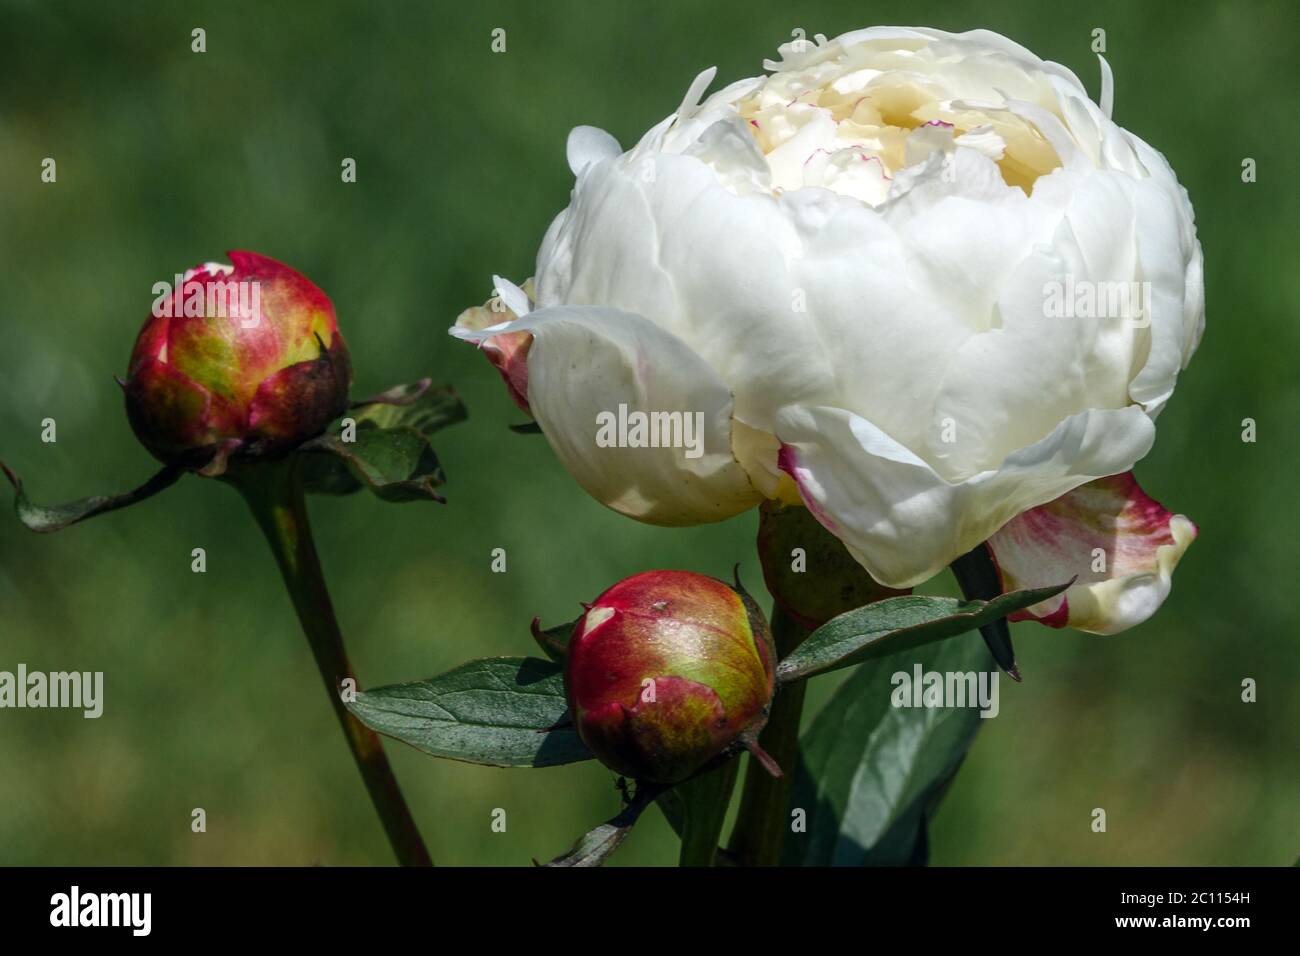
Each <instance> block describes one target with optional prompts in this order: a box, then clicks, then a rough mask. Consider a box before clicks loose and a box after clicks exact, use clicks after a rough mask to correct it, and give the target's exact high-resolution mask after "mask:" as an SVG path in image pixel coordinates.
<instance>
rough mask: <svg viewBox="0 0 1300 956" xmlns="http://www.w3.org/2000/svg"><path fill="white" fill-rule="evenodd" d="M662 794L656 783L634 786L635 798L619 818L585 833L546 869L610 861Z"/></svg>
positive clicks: (599, 863) (621, 812)
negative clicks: (635, 788)
mask: <svg viewBox="0 0 1300 956" xmlns="http://www.w3.org/2000/svg"><path fill="white" fill-rule="evenodd" d="M662 791H663V788H662V787H660V786H657V785H655V784H645V783H641V784H637V790H636V795H635V796H634V797H633V798H632V801H631V803H629V804H628V805H627V806H625V807H624V808H623V809H622V811H620V812H619V814H618V816H616V817H614V818H613V819H612V820H606V821H605V822H604V823H602V824H601V825H600V826H598V827H596V828H595V829H594V830H588V831H587V832H586V833H584V834H583V835H582V836H581V837H580V838H579V839H578V842H577V843H575V844H574V845H573V848H572V849H571V850H569V851H568V852H567V853H565V854H564V855H563V856H557V857H556V858H555V859H554V860H552V861H551V862H550V863H547V864H546V866H548V867H568V866H575V867H577V866H583V867H591V866H600V865H601V864H603V863H604V862H605V861H606V860H608V859H609V856H610V854H611V853H613V852H614V851H615V850H617V849H618V847H619V845H620V844H621V843H622V842H623V840H624V839H625V838H626V837H627V835H628V831H630V830H631V829H632V824H634V823H636V821H637V820H638V819H639V818H640V816H641V814H642V813H643V812H644V811H645V808H646V807H648V806H649V805H650V804H651V803H652V802H653V801H654V799H655V797H656V796H658V795H659V794H660V793H661V792H662Z"/></svg>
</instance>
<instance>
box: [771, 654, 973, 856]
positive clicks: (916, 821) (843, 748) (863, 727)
mask: <svg viewBox="0 0 1300 956" xmlns="http://www.w3.org/2000/svg"><path fill="white" fill-rule="evenodd" d="M918 663H920V664H921V665H922V668H923V670H926V671H938V672H941V673H947V672H972V671H975V672H978V671H989V670H990V668H992V667H993V660H992V657H991V656H990V655H989V652H988V649H987V648H986V647H985V646H984V643H983V641H982V640H981V639H980V637H979V635H977V634H974V633H971V634H966V635H964V636H962V637H960V638H957V639H954V640H950V641H945V642H944V643H942V644H936V645H932V646H929V647H926V648H924V649H923V650H922V651H921V652H919V653H918V652H917V650H916V649H915V648H914V647H908V648H904V649H902V650H899V651H897V652H896V653H893V654H889V655H886V656H884V657H880V658H877V659H876V660H873V661H871V662H869V663H867V664H864V665H863V666H861V667H860V668H858V669H857V670H856V671H854V672H853V673H852V674H851V675H850V676H849V678H848V679H847V680H845V681H844V683H843V684H842V685H840V687H839V688H837V689H836V691H835V693H834V694H833V695H832V696H831V699H830V700H829V701H828V702H827V704H826V706H825V707H824V708H823V709H822V710H821V712H820V713H818V714H817V716H816V718H815V719H814V720H813V722H812V725H811V726H810V727H809V728H808V730H807V731H806V732H805V734H804V735H803V738H802V740H801V744H800V752H801V762H800V766H799V770H798V773H797V775H796V778H795V788H794V796H793V798H792V801H791V806H792V807H795V808H801V809H803V810H804V811H805V812H806V813H807V819H806V831H805V832H803V833H799V832H793V833H790V834H789V835H788V836H787V838H786V842H785V860H784V862H785V863H786V864H787V865H799V866H902V865H915V864H921V863H925V862H926V860H927V857H928V843H927V826H928V823H929V820H930V819H931V818H932V817H933V815H934V812H935V810H936V809H937V807H938V803H939V800H940V798H941V797H942V796H943V794H944V792H945V791H946V790H947V787H948V785H949V783H950V782H951V781H952V778H953V776H954V775H955V774H956V772H957V770H958V768H959V767H960V766H961V762H962V760H963V759H964V757H965V755H966V751H967V750H968V749H969V748H970V745H971V743H972V742H973V741H974V739H975V734H976V733H977V732H978V730H979V725H980V723H981V718H980V716H979V714H980V711H979V708H978V707H951V708H945V707H894V706H893V704H892V702H891V696H892V694H893V693H894V689H895V685H894V682H893V679H892V675H894V674H895V673H897V672H900V671H901V672H905V673H907V674H908V675H909V677H910V676H911V675H913V673H914V667H915V666H916V664H918ZM997 676H998V674H997V672H996V670H993V671H992V673H991V674H990V676H989V677H988V678H986V679H987V680H993V679H994V678H995V677H997Z"/></svg>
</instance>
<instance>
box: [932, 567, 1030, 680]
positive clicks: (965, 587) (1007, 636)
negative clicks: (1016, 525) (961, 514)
mask: <svg viewBox="0 0 1300 956" xmlns="http://www.w3.org/2000/svg"><path fill="white" fill-rule="evenodd" d="M949 567H950V568H951V569H952V575H953V577H955V578H956V579H957V584H958V585H959V586H960V587H961V593H962V597H964V598H966V600H968V601H989V600H992V599H993V598H995V597H997V596H998V595H999V594H1001V593H1002V575H1001V574H1000V573H999V571H998V566H997V563H996V562H995V561H994V560H993V553H992V552H991V551H989V546H988V545H987V544H979V545H977V546H976V547H975V548H973V549H971V550H970V551H968V552H966V553H965V554H963V555H961V556H960V557H959V558H957V560H956V561H953V562H952V564H950V565H949ZM980 636H982V637H983V638H984V643H985V644H987V645H988V648H989V653H991V654H992V655H993V659H994V660H995V661H997V662H998V666H999V667H1001V668H1002V669H1003V670H1004V671H1006V672H1007V673H1008V674H1010V675H1011V676H1012V677H1014V678H1015V679H1016V680H1020V670H1019V669H1018V668H1017V667H1016V650H1015V647H1013V646H1012V644H1011V628H1010V626H1009V625H1008V624H1007V621H1006V618H998V619H997V620H996V621H990V622H989V623H987V624H984V625H982V626H981V627H980Z"/></svg>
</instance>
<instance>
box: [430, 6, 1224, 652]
mask: <svg viewBox="0 0 1300 956" xmlns="http://www.w3.org/2000/svg"><path fill="white" fill-rule="evenodd" d="M802 46H803V47H804V48H803V49H800V44H799V43H797V42H796V43H791V44H787V45H785V46H783V47H782V48H781V51H780V52H781V56H782V59H781V61H780V62H769V63H766V64H765V66H766V68H767V69H768V70H770V71H771V73H770V75H767V76H762V77H756V78H753V79H747V80H742V81H740V82H737V83H733V84H731V85H730V86H728V87H726V88H725V89H722V90H720V91H718V92H716V93H714V94H712V95H711V96H708V97H707V98H705V99H704V100H703V102H700V99H701V96H702V95H703V93H704V92H705V90H706V88H707V87H708V85H709V84H710V83H711V82H712V79H713V75H714V71H713V70H708V71H706V72H705V73H703V74H701V75H700V76H699V77H697V78H696V80H695V82H694V83H693V84H692V85H691V87H690V89H689V90H688V92H687V94H686V97H685V99H684V100H683V101H682V105H681V106H680V108H678V110H677V111H676V112H675V113H673V114H672V115H671V116H669V117H667V118H666V119H665V120H663V122H661V123H659V124H658V125H657V126H655V127H654V128H652V129H651V130H650V131H649V132H647V133H646V134H645V135H644V136H643V137H642V138H641V141H640V142H639V143H637V144H636V145H635V146H634V147H633V148H632V149H630V150H627V151H626V152H625V151H623V150H622V148H621V147H620V146H619V145H618V143H616V142H615V141H614V139H613V138H612V137H611V136H609V135H608V134H607V133H604V132H602V131H600V130H597V129H594V128H591V127H579V128H578V129H575V130H574V131H573V133H572V134H571V135H570V137H569V146H568V153H569V165H570V166H571V168H572V170H573V173H574V175H575V177H576V183H575V185H574V189H573V195H572V201H571V202H570V205H569V207H568V208H567V209H565V210H564V211H563V212H561V213H560V214H559V216H557V217H556V219H555V221H554V222H553V223H552V225H551V227H550V229H549V230H548V231H547V233H546V236H545V238H544V240H543V242H542V246H541V249H540V251H539V253H538V257H537V268H536V275H535V279H534V282H535V285H534V286H533V287H532V291H531V292H530V293H525V292H524V291H523V290H521V289H519V288H517V287H515V286H513V285H511V284H510V283H507V282H505V281H503V280H497V289H498V292H499V299H498V300H496V301H495V302H494V303H492V304H490V306H489V307H484V308H480V309H471V310H469V311H468V312H466V313H465V314H463V315H462V316H461V317H460V319H459V321H458V322H457V326H456V328H454V329H453V330H452V331H453V333H454V334H456V335H458V336H460V337H461V338H464V339H467V340H470V341H474V342H478V343H480V344H482V345H484V346H485V348H487V349H488V351H489V354H490V355H491V356H492V357H493V358H494V361H495V362H496V363H497V364H498V366H499V367H501V369H502V371H503V374H505V375H506V377H507V381H508V382H509V383H511V390H512V394H515V396H516V399H517V400H518V401H520V403H521V404H523V405H524V406H525V407H527V408H529V409H530V411H531V413H532V414H533V416H534V417H535V418H536V420H537V422H538V423H539V424H540V426H541V428H542V430H543V432H544V433H545V434H546V436H547V438H548V440H549V441H550V443H551V445H552V447H553V448H554V450H555V453H556V454H557V455H558V456H559V458H560V460H561V461H562V462H563V463H564V465H565V466H566V467H567V468H568V469H569V471H570V472H571V473H572V474H573V475H574V477H575V478H577V480H578V481H579V483H581V484H582V486H583V487H584V488H585V489H586V490H587V491H588V492H590V493H591V494H592V495H593V496H595V497H596V498H597V499H598V500H600V501H602V502H604V503H605V504H607V505H609V506H610V507H611V508H614V509H615V510H617V511H620V512H622V513H624V514H627V515H630V516H631V517H634V518H638V519H640V520H643V521H648V522H653V523H656V524H667V525H689V524H696V523H700V522H706V521H715V520H718V519H721V518H726V517H728V516H730V515H734V514H736V513H739V512H741V511H744V510H746V509H748V508H750V507H752V506H753V505H755V504H757V503H758V502H759V501H761V500H762V499H763V498H765V497H767V498H782V499H784V500H786V501H802V502H803V503H804V504H806V505H807V507H808V508H809V509H810V510H811V511H812V513H813V514H814V515H815V516H816V517H817V518H818V520H819V521H820V522H821V523H822V524H823V525H825V526H826V527H827V528H828V529H829V530H830V531H831V532H832V533H834V534H835V535H836V536H838V537H839V538H840V539H841V540H842V541H843V542H844V544H845V545H846V546H847V547H848V549H849V551H850V552H851V553H852V554H853V556H854V557H855V558H856V559H857V560H858V561H859V562H860V563H861V564H862V565H863V566H864V567H865V568H866V569H867V570H868V571H869V572H870V573H871V575H872V576H873V577H874V578H875V579H876V580H877V581H879V582H880V583H882V584H884V585H887V586H890V587H910V586H912V585H915V584H918V583H920V582H922V581H924V580H926V579H927V578H929V577H930V576H932V575H934V574H935V573H936V572H938V571H939V570H941V569H942V568H943V567H945V566H946V565H947V564H948V563H949V562H951V561H952V560H953V559H954V558H956V557H958V556H959V555H961V554H963V553H965V552H967V551H970V550H971V549H972V548H975V547H977V546H978V545H979V544H981V543H982V542H985V541H990V539H993V540H992V541H991V542H990V547H991V549H992V550H993V552H994V553H995V555H996V557H997V560H998V563H999V566H1000V567H1001V568H1002V569H1003V573H1004V578H1007V577H1014V580H1015V583H1016V584H1021V585H1024V584H1046V583H1058V579H1059V578H1060V575H1061V574H1063V573H1064V572H1065V571H1066V570H1068V569H1071V568H1073V569H1074V570H1073V571H1071V573H1072V574H1073V573H1078V574H1080V575H1081V582H1083V583H1081V584H1076V585H1075V587H1074V588H1072V589H1071V592H1070V594H1069V595H1067V596H1066V598H1065V599H1064V600H1063V601H1061V602H1059V604H1060V606H1059V607H1056V608H1051V609H1041V610H1042V612H1043V613H1041V614H1039V615H1037V616H1038V617H1040V618H1043V619H1045V620H1046V621H1047V622H1048V623H1053V624H1058V625H1062V624H1065V623H1067V622H1069V623H1073V624H1075V625H1076V626H1084V627H1087V628H1088V629H1090V630H1097V631H1103V632H1109V631H1113V630H1119V629H1122V628H1123V627H1126V626H1130V625H1132V624H1134V623H1137V622H1138V621H1139V620H1142V619H1144V618H1145V617H1146V616H1149V614H1150V613H1151V612H1152V611H1154V609H1155V607H1156V606H1158V604H1159V603H1160V601H1161V600H1163V597H1164V595H1165V594H1166V593H1167V592H1168V581H1169V574H1170V573H1172V570H1173V566H1174V564H1176V562H1177V560H1178V557H1179V556H1180V555H1181V554H1182V551H1183V550H1184V549H1185V548H1186V546H1187V544H1188V543H1190V540H1191V538H1192V537H1193V536H1194V534H1195V529H1194V527H1193V526H1192V525H1191V523H1190V522H1188V521H1187V520H1186V519H1184V518H1181V516H1172V515H1169V513H1168V512H1165V511H1164V510H1163V509H1160V508H1159V506H1158V505H1156V504H1155V503H1154V502H1152V501H1151V500H1150V499H1149V498H1146V496H1145V495H1142V493H1141V491H1140V489H1137V488H1136V485H1132V487H1129V485H1127V484H1125V485H1123V487H1120V488H1118V489H1116V488H1115V487H1113V486H1112V485H1104V486H1103V487H1104V488H1106V489H1108V490H1109V491H1110V492H1112V493H1105V494H1092V495H1087V494H1083V495H1081V496H1080V495H1076V496H1075V497H1074V498H1070V499H1069V500H1070V501H1071V502H1073V503H1074V504H1075V505H1077V504H1078V502H1079V501H1084V502H1086V503H1089V504H1093V505H1102V506H1106V507H1111V508H1112V509H1113V513H1111V514H1088V515H1080V514H1079V513H1078V509H1077V507H1067V508H1066V509H1065V510H1066V511H1067V512H1068V513H1069V516H1070V520H1060V521H1045V522H1034V521H1033V520H1032V519H1031V518H1030V517H1029V516H1027V514H1026V513H1028V512H1032V511H1033V510H1034V509H1037V508H1039V506H1046V505H1049V503H1052V502H1055V501H1056V500H1057V499H1063V496H1068V495H1069V493H1070V492H1072V491H1074V490H1075V489H1077V488H1079V487H1080V486H1082V485H1085V484H1087V483H1089V482H1093V481H1094V480H1095V479H1103V478H1106V477H1107V476H1113V475H1120V474H1122V473H1125V472H1127V471H1129V469H1131V468H1132V467H1133V465H1134V463H1135V462H1137V461H1138V460H1139V459H1141V458H1142V457H1143V456H1144V455H1145V454H1146V453H1147V452H1148V451H1149V450H1150V448H1151V446H1152V442H1153V441H1154V439H1155V425H1154V421H1155V418H1156V416H1157V415H1158V414H1159V412H1160V410H1161V409H1162V408H1163V407H1164V405H1165V403H1166V402H1167V401H1168V399H1169V397H1170V395H1171V394H1172V393H1173V389H1174V384H1175V381H1176V380H1177V376H1178V372H1179V371H1180V370H1181V369H1182V368H1183V367H1184V366H1185V365H1186V364H1187V361H1188V359H1189V358H1190V357H1191V355H1192V352H1193V351H1194V350H1195V348H1196V345H1197V342H1198V341H1199V339H1200V336H1201V330H1202V327H1203V324H1204V312H1203V287H1202V276H1201V248H1200V244H1199V243H1198V242H1197V239H1196V231H1195V227H1194V225H1193V217H1192V208H1191V205H1190V204H1189V202H1188V199H1187V195H1186V191H1185V190H1184V189H1183V188H1182V187H1181V186H1179V184H1178V181H1177V179H1176V178H1175V176H1174V174H1173V171H1172V170H1171V169H1170V167H1169V164H1168V163H1167V162H1166V161H1165V159H1164V157H1163V156H1162V155H1161V154H1160V153H1159V152H1157V151H1156V150H1155V149H1153V148H1152V147H1150V146H1149V145H1147V144H1146V143H1145V142H1143V141H1142V140H1141V139H1139V138H1138V137H1136V136H1134V135H1133V134H1132V133H1129V132H1128V131H1126V130H1124V129H1121V128H1120V127H1119V126H1117V125H1116V124H1115V123H1114V122H1112V121H1111V119H1110V113H1111V101H1112V81H1111V75H1110V71H1109V68H1108V67H1107V66H1106V64H1105V61H1104V60H1103V61H1102V92H1101V97H1100V100H1101V105H1097V104H1096V103H1093V102H1092V101H1091V100H1090V99H1089V98H1088V96H1087V93H1086V92H1085V90H1084V88H1083V84H1082V83H1080V82H1079V80H1078V79H1077V78H1076V77H1075V75H1074V74H1073V73H1072V72H1070V71H1069V70H1068V69H1066V68H1065V67H1063V66H1060V65H1059V64H1056V63H1051V62H1047V61H1044V60H1041V59H1039V58H1038V57H1036V56H1035V55H1034V54H1032V53H1030V52H1029V51H1028V50H1026V49H1024V48H1023V47H1021V46H1019V45H1017V44H1015V43H1013V42H1011V41H1010V40H1008V39H1006V38H1005V37H1002V36H999V35H998V34H995V33H991V32H988V31H983V30H978V31H972V32H969V33H963V34H950V33H945V32H943V31H939V30H930V29H919V28H917V29H913V28H894V27H879V28H872V29H868V30H860V31H856V32H853V33H848V34H845V35H844V36H841V37H839V38H837V39H835V40H829V41H828V40H826V39H825V38H823V37H818V38H817V42H816V43H815V44H814V43H811V42H807V41H804V42H803V44H802ZM494 309H495V311H494ZM502 320H507V322H506V324H502ZM620 406H625V409H624V411H630V412H642V413H644V414H645V415H646V416H647V417H649V416H650V415H651V414H652V413H654V412H659V413H672V412H679V413H682V414H689V415H695V414H697V413H698V416H699V418H698V421H699V423H700V426H701V430H702V439H703V444H702V450H703V453H702V454H696V455H693V456H688V455H686V454H684V451H683V449H682V448H681V447H662V446H663V445H664V444H673V442H672V441H670V440H669V439H670V438H671V437H673V436H672V434H671V431H672V428H671V427H670V424H671V419H670V418H669V417H668V416H667V415H662V417H661V418H659V419H657V420H653V421H652V424H651V426H650V433H651V438H652V439H654V438H658V437H661V436H660V433H659V431H656V428H658V426H660V425H661V426H662V429H660V430H661V431H662V432H663V435H662V437H663V438H664V441H662V442H655V441H652V442H650V443H649V444H650V445H652V446H653V445H655V444H657V445H659V446H660V447H642V446H644V445H646V444H647V442H646V441H645V440H644V439H645V434H644V433H642V434H640V435H638V434H636V433H634V432H632V431H628V432H627V433H626V434H624V433H623V432H622V431H620V436H619V437H620V442H621V445H620V446H617V447H608V446H609V444H610V443H609V442H608V441H600V440H598V438H599V437H600V436H599V433H600V429H601V427H602V426H601V423H602V421H605V422H608V417H609V415H610V414H612V413H614V412H616V411H619V410H620ZM625 417H626V416H625ZM656 422H657V423H658V424H656ZM638 439H640V442H639V443H638ZM1137 496H1140V497H1141V501H1142V502H1143V504H1142V505H1141V507H1142V508H1143V509H1145V510H1143V511H1142V513H1143V515H1144V521H1145V523H1142V527H1143V529H1144V532H1145V533H1146V537H1144V538H1142V539H1141V540H1139V541H1130V540H1129V538H1128V534H1129V531H1131V530H1132V528H1133V526H1134V522H1133V521H1126V520H1125V519H1124V517H1123V515H1124V514H1131V513H1132V512H1133V508H1135V507H1138V505H1135V504H1134V502H1135V501H1136V500H1137ZM1063 500H1064V499H1063ZM1148 503H1149V506H1150V507H1147V504H1148ZM1151 508H1154V509H1157V510H1156V511H1152V510H1151ZM1126 509H1127V511H1126ZM1158 516H1163V517H1158ZM1145 519H1150V520H1145ZM1152 520H1154V521H1156V522H1157V525H1158V527H1159V528H1163V529H1164V533H1165V536H1166V537H1167V539H1168V540H1165V538H1164V537H1162V538H1160V542H1161V543H1159V544H1156V543H1153V542H1154V540H1155V539H1153V538H1152V537H1151V535H1150V533H1149V532H1150V521H1152ZM1009 523H1011V524H1009ZM1171 523H1172V524H1176V525H1177V531H1176V532H1174V531H1171V530H1170V527H1171ZM1085 525H1086V526H1087V528H1088V529H1089V532H1090V533H1089V534H1084V535H1071V534H1067V533H1065V530H1064V529H1067V528H1069V527H1081V526H1085ZM1043 529H1050V536H1047V537H1044V536H1043V535H1044V534H1046V533H1047V532H1044V531H1043ZM1189 529H1190V530H1189ZM1036 531H1037V532H1040V533H1038V534H1036V533H1035V532H1036ZM1099 542H1100V543H1099ZM1148 544H1149V545H1150V546H1149V547H1147V546H1146V545H1148ZM1084 545H1087V547H1086V548H1085V547H1084ZM1098 548H1100V549H1101V551H1102V552H1103V554H1102V556H1101V559H1100V566H1102V568H1103V570H1102V571H1100V572H1098V571H1097V570H1096V568H1097V567H1098V565H1099V559H1098V557H1097V555H1096V554H1095V553H1094V552H1095V551H1096V550H1097V549H1098ZM1026 549H1029V551H1036V552H1037V554H1036V556H1035V557H1034V558H1033V559H1032V560H1031V559H1029V558H1027V557H1025V555H1026V554H1027V553H1028V551H1027V550H1026ZM1044 551H1047V552H1050V553H1051V554H1052V555H1054V556H1055V557H1054V558H1053V560H1051V561H1047V560H1045V556H1044V554H1043V552H1044ZM1157 552H1159V554H1158V555H1157ZM1139 556H1141V559H1139ZM1010 568H1014V569H1015V570H1014V572H1011V571H1009V570H1008V569H1010ZM1048 571H1050V574H1048V576H1049V577H1052V580H1051V581H1047V580H1043V579H1042V574H1043V573H1047V572H1048ZM1067 578H1068V575H1067ZM1009 583H1010V582H1008V586H1009ZM1071 595H1073V596H1072V597H1071ZM1085 606H1086V607H1087V613H1086V614H1076V615H1075V616H1074V620H1071V614H1070V612H1069V610H1068V609H1069V608H1083V607H1085ZM1062 607H1064V608H1066V609H1067V610H1065V611H1064V612H1063V611H1062V610H1061V608H1062Z"/></svg>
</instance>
